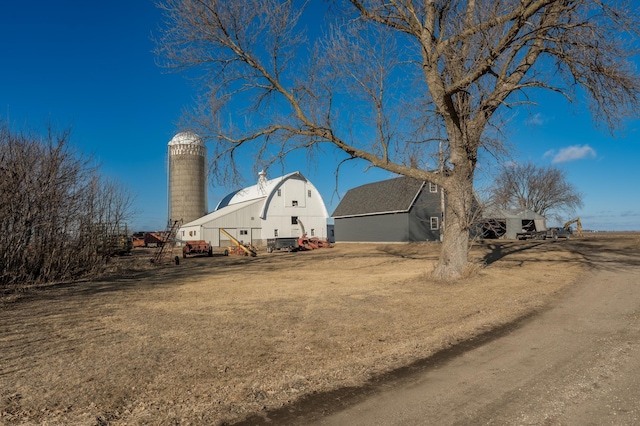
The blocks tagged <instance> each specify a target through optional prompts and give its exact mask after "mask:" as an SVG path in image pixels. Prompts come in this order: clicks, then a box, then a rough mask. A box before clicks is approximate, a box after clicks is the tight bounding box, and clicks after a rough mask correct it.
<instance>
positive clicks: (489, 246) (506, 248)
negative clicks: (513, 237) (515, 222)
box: [478, 240, 548, 265]
mask: <svg viewBox="0 0 640 426" xmlns="http://www.w3.org/2000/svg"><path fill="white" fill-rule="evenodd" d="M542 244H548V243H546V242H544V241H535V242H529V241H517V242H515V241H495V242H494V241H490V240H485V241H483V242H480V243H478V245H479V246H480V247H482V248H484V249H485V250H488V251H487V253H485V255H484V256H483V257H482V263H484V264H485V265H490V264H492V263H495V262H497V261H499V260H501V259H503V258H504V257H506V256H509V255H512V254H515V253H520V252H524V251H527V250H532V249H535V248H538V246H540V245H542Z"/></svg>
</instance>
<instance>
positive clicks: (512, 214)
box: [482, 208, 545, 220]
mask: <svg viewBox="0 0 640 426" xmlns="http://www.w3.org/2000/svg"><path fill="white" fill-rule="evenodd" d="M482 217H483V218H484V219H525V220H530V219H544V218H545V217H544V216H542V215H540V214H538V213H536V212H534V211H533V210H529V209H524V208H522V209H498V208H493V209H488V210H486V211H484V212H483V213H482Z"/></svg>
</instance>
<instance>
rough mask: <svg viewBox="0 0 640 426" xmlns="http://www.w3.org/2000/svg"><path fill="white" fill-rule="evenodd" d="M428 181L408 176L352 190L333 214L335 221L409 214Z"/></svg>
mask: <svg viewBox="0 0 640 426" xmlns="http://www.w3.org/2000/svg"><path fill="white" fill-rule="evenodd" d="M424 185H425V182H423V181H420V180H417V179H413V178H409V177H406V176H403V177H399V178H394V179H389V180H384V181H381V182H374V183H369V184H366V185H362V186H358V187H357V188H353V189H350V190H349V191H347V193H346V194H345V195H344V197H343V198H342V200H341V201H340V204H338V207H336V209H335V211H334V212H333V214H332V215H331V216H332V217H334V218H340V217H353V216H368V215H374V214H386V213H406V212H408V211H409V209H411V206H413V204H414V202H415V200H416V198H417V197H418V195H420V191H421V190H422V188H423V187H424Z"/></svg>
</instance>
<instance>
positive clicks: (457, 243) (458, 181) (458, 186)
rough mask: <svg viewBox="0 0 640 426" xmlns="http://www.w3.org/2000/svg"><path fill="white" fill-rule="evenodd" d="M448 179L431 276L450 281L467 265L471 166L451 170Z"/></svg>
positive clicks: (470, 205)
mask: <svg viewBox="0 0 640 426" xmlns="http://www.w3.org/2000/svg"><path fill="white" fill-rule="evenodd" d="M447 181H448V184H447V185H446V187H445V190H446V191H447V204H446V212H445V228H444V238H443V240H442V248H441V251H440V259H439V261H438V264H437V266H436V268H435V270H434V271H433V277H434V278H436V279H440V280H446V281H451V280H456V279H458V278H461V277H462V275H463V273H464V271H465V269H466V268H467V265H468V253H469V230H470V227H471V222H472V213H473V205H474V203H473V197H474V196H473V168H466V170H461V168H457V170H456V169H454V170H453V171H452V175H450V176H449V177H448V178H447Z"/></svg>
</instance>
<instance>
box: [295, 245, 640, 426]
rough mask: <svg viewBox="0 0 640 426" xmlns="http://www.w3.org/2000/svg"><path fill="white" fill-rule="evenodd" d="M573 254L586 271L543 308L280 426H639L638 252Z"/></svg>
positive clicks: (585, 249) (582, 247) (578, 247)
mask: <svg viewBox="0 0 640 426" xmlns="http://www.w3.org/2000/svg"><path fill="white" fill-rule="evenodd" d="M572 246H573V249H574V250H576V251H582V252H583V254H584V255H585V258H586V260H587V261H588V262H589V263H590V265H591V270H590V272H589V273H588V274H586V275H585V276H584V277H583V278H582V279H581V280H580V282H579V283H578V284H577V285H576V286H575V287H574V288H572V289H571V290H570V291H569V292H568V293H567V294H566V296H565V297H563V298H561V299H559V300H558V301H557V303H555V304H554V306H553V307H552V308H551V309H550V310H548V311H546V312H544V313H542V314H541V315H538V316H536V317H534V318H532V319H531V320H528V321H526V322H525V323H524V324H521V326H519V327H517V328H516V329H513V330H508V333H506V334H504V335H502V336H499V337H498V338H496V339H495V340H492V341H491V342H489V343H486V344H483V345H471V347H469V348H467V350H464V351H462V353H456V354H451V355H452V356H450V357H443V358H438V359H433V360H432V362H429V363H425V364H423V365H422V366H421V368H420V370H421V371H414V373H413V374H411V375H407V376H404V377H402V378H395V379H393V380H388V381H386V382H384V383H383V386H379V387H377V388H376V389H375V390H371V391H370V392H368V395H366V396H362V395H357V394H354V395H353V396H352V397H351V398H348V399H347V400H348V401H349V402H345V401H344V400H342V401H338V400H334V402H335V405H334V406H333V409H334V410H335V409H336V408H337V407H340V406H349V407H348V408H346V409H344V410H343V411H339V412H337V413H334V414H332V415H320V416H318V415H309V414H308V413H307V414H306V415H302V416H300V417H299V418H298V419H291V421H289V422H287V423H289V424H305V425H324V426H328V425H367V426H371V425H385V426H386V425H425V424H438V425H454V424H459V425H466V424H469V425H471V424H473V425H478V424H496V425H505V424H511V425H515V424H518V425H605V424H611V425H637V424H640V404H639V402H638V401H640V250H638V248H636V250H629V251H627V250H607V247H606V246H604V245H603V246H602V247H601V250H594V249H595V248H596V246H589V245H585V244H583V243H581V242H573V243H572ZM501 334H502V333H501ZM416 370H418V369H416ZM323 405H324V407H325V409H326V408H328V407H331V402H330V401H324V402H323ZM316 414H317V413H316ZM314 419H315V421H313V420H314Z"/></svg>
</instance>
